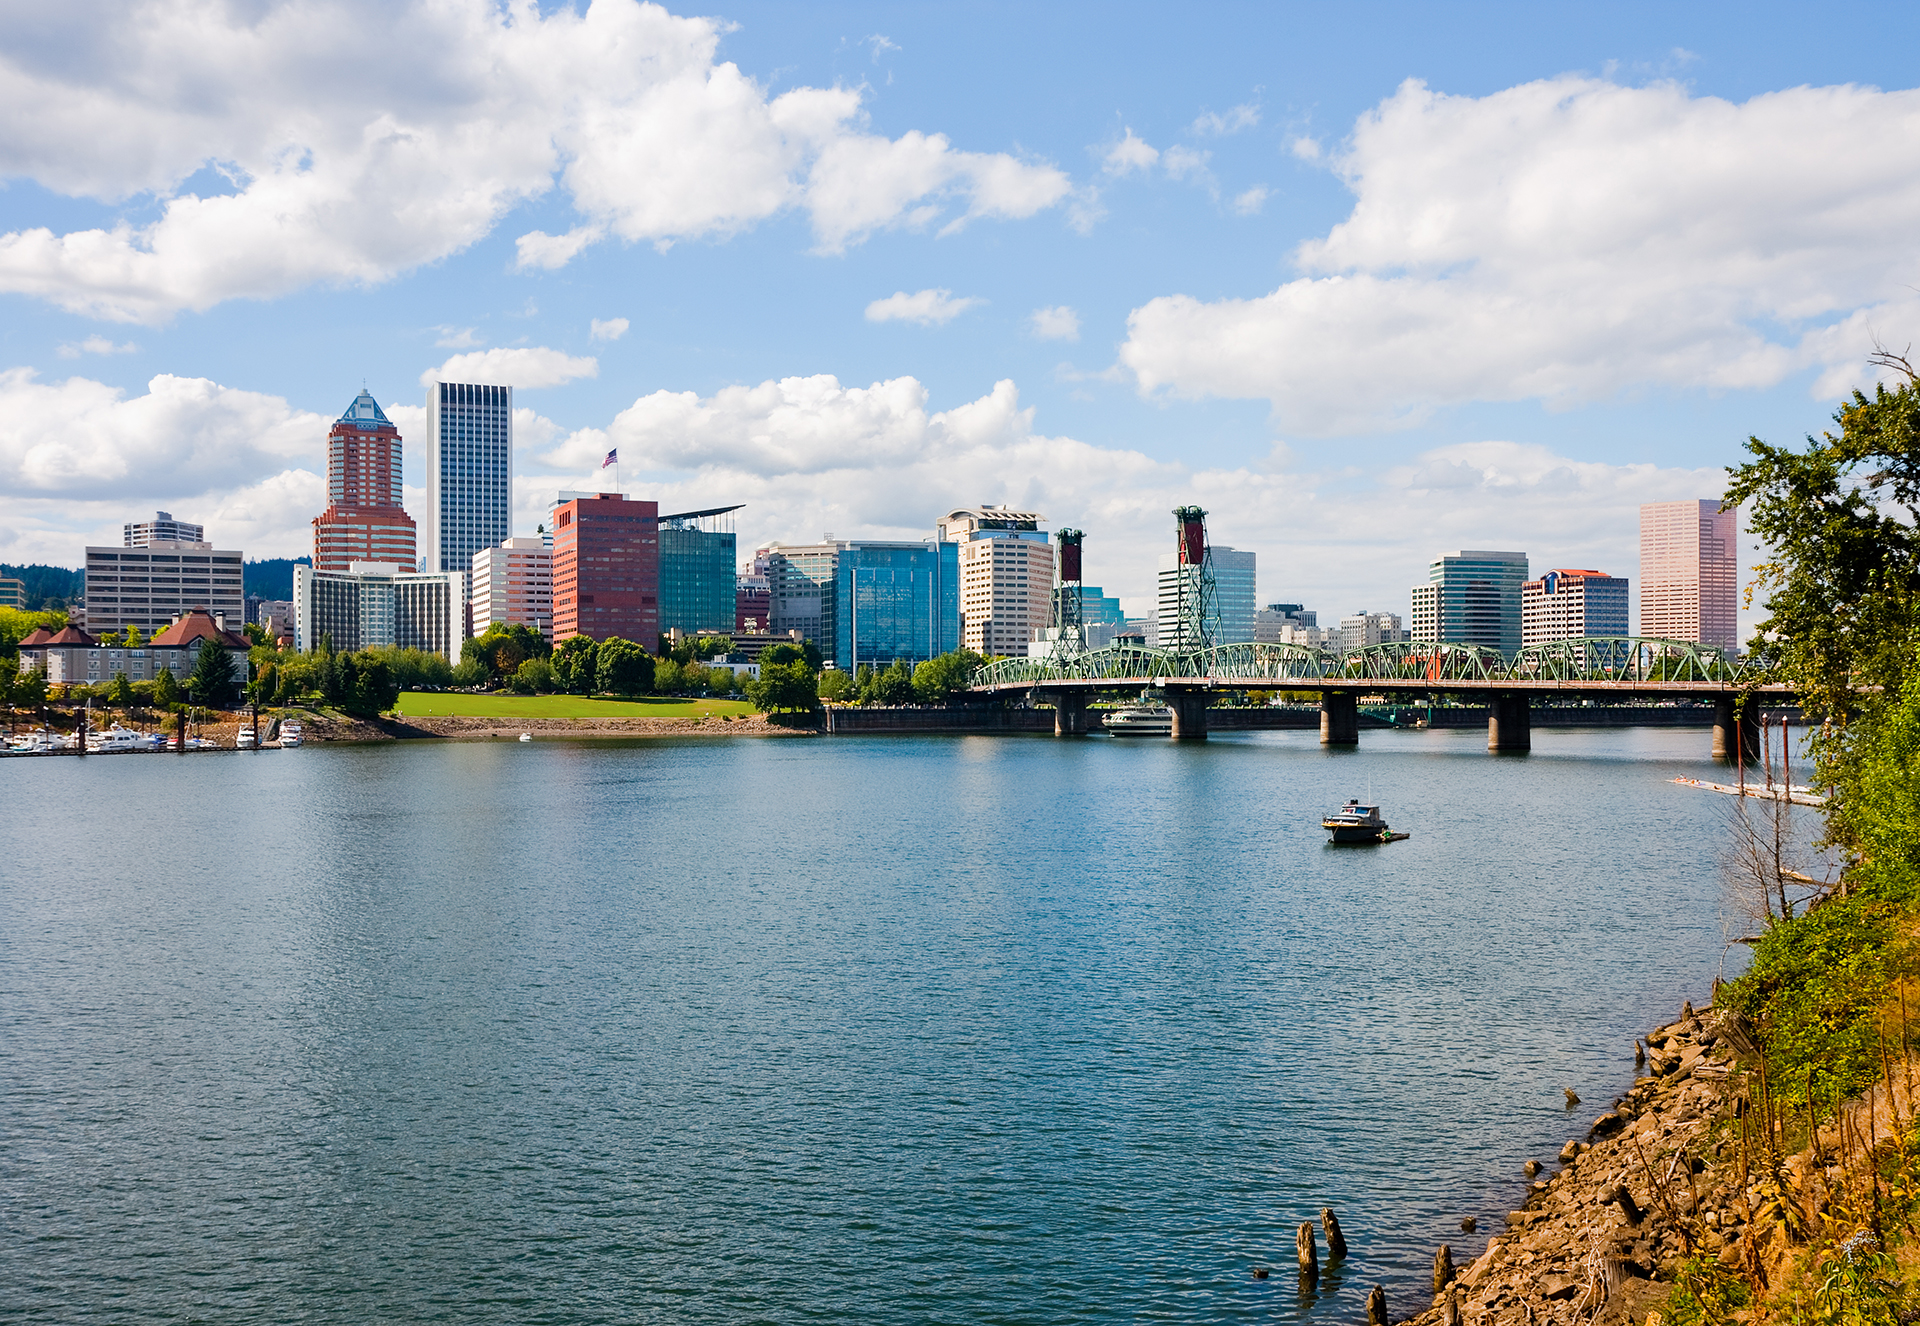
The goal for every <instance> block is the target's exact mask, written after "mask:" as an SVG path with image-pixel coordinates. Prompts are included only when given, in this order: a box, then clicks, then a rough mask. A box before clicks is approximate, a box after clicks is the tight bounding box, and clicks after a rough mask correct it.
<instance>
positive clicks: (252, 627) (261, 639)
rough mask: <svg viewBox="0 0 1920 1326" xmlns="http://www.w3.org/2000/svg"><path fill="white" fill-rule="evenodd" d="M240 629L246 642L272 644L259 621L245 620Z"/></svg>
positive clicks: (265, 629)
mask: <svg viewBox="0 0 1920 1326" xmlns="http://www.w3.org/2000/svg"><path fill="white" fill-rule="evenodd" d="M129 629H131V628H129ZM240 630H241V632H242V633H243V634H244V635H245V636H246V637H247V643H248V644H253V645H268V646H271V645H272V644H273V640H272V638H271V637H269V636H268V635H267V628H266V627H264V626H262V625H261V624H260V623H259V622H247V623H246V624H245V625H243V626H242V627H241V628H240Z"/></svg>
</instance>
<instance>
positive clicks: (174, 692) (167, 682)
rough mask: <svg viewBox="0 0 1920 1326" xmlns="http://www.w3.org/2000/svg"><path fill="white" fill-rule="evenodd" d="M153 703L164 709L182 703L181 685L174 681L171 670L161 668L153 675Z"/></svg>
mask: <svg viewBox="0 0 1920 1326" xmlns="http://www.w3.org/2000/svg"><path fill="white" fill-rule="evenodd" d="M153 702H154V704H155V705H157V706H158V707H160V708H162V709H171V708H173V706H175V705H176V704H179V703H180V683H179V682H177V681H175V680H174V679H173V673H172V671H171V670H170V669H167V668H161V669H160V670H159V671H158V672H156V673H154V674H153Z"/></svg>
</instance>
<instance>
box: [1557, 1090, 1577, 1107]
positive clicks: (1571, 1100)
mask: <svg viewBox="0 0 1920 1326" xmlns="http://www.w3.org/2000/svg"><path fill="white" fill-rule="evenodd" d="M1560 1089H1561V1090H1562V1091H1564V1092H1566V1093H1567V1108H1568V1109H1572V1108H1573V1107H1574V1106H1575V1105H1578V1104H1579V1103H1580V1097H1578V1096H1576V1095H1574V1094H1573V1088H1572V1087H1561V1088H1560Z"/></svg>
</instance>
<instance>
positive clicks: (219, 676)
mask: <svg viewBox="0 0 1920 1326" xmlns="http://www.w3.org/2000/svg"><path fill="white" fill-rule="evenodd" d="M239 680H240V678H239V669H238V668H236V667H235V666H234V662H233V655H232V654H229V653H228V652H227V651H226V650H225V649H223V648H221V647H220V646H219V645H217V644H214V643H213V642H212V641H209V640H203V641H201V642H200V650H199V653H198V655H197V656H196V657H195V659H194V661H193V672H192V673H191V674H190V675H189V676H188V678H187V689H188V690H190V691H192V692H193V694H194V697H195V698H196V699H198V700H199V701H200V703H202V704H205V705H212V706H215V707H216V708H217V707H219V706H221V705H224V704H226V703H227V702H228V701H230V700H232V699H233V692H234V688H235V686H237V685H238V684H239Z"/></svg>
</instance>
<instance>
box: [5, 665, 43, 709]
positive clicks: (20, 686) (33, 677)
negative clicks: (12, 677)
mask: <svg viewBox="0 0 1920 1326" xmlns="http://www.w3.org/2000/svg"><path fill="white" fill-rule="evenodd" d="M46 702H47V674H46V673H44V672H42V671H41V670H40V669H39V668H34V669H32V670H31V671H28V672H23V673H21V674H20V676H19V679H18V680H17V681H15V682H14V684H13V703H14V704H16V705H18V706H19V707H20V708H22V709H38V708H40V707H41V706H42V705H44V704H46Z"/></svg>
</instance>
